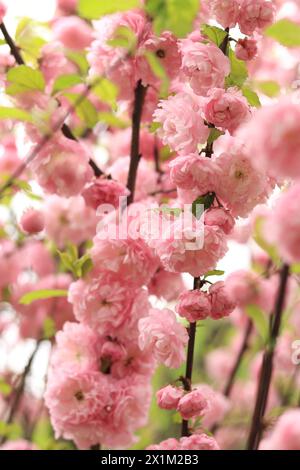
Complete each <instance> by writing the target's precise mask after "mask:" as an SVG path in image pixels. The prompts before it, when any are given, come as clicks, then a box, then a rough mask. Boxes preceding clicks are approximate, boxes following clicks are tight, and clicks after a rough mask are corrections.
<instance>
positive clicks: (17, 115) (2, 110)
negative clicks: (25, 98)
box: [0, 106, 32, 122]
mask: <svg viewBox="0 0 300 470" xmlns="http://www.w3.org/2000/svg"><path fill="white" fill-rule="evenodd" d="M0 119H15V120H16V121H24V122H32V117H31V115H30V114H29V113H28V112H27V111H24V110H23V109H19V108H8V107H5V106H0Z"/></svg>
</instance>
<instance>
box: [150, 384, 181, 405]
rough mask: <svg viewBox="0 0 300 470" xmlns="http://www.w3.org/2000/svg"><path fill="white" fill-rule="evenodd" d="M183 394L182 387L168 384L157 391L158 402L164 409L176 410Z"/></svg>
mask: <svg viewBox="0 0 300 470" xmlns="http://www.w3.org/2000/svg"><path fill="white" fill-rule="evenodd" d="M182 395H183V390H182V389H180V388H177V387H172V385H167V386H166V387H164V388H161V389H160V390H158V392H156V400H157V404H158V406H159V407H160V408H162V409H163V410H176V408H177V405H178V403H179V400H180V399H181V397H182Z"/></svg>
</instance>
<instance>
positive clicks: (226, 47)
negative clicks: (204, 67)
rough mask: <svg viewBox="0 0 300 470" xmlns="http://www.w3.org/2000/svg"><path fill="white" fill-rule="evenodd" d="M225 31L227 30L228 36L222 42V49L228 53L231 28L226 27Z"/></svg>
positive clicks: (224, 52)
mask: <svg viewBox="0 0 300 470" xmlns="http://www.w3.org/2000/svg"><path fill="white" fill-rule="evenodd" d="M225 31H226V36H225V38H224V39H223V42H222V43H221V44H220V49H221V51H222V52H223V54H225V55H227V49H228V44H229V28H226V29H225Z"/></svg>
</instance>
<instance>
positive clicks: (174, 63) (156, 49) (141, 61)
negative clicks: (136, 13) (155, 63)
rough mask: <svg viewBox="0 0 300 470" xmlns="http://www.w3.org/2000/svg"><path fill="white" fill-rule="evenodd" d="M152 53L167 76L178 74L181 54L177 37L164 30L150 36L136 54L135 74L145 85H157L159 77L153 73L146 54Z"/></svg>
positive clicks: (171, 77) (172, 76)
mask: <svg viewBox="0 0 300 470" xmlns="http://www.w3.org/2000/svg"><path fill="white" fill-rule="evenodd" d="M147 53H150V54H154V55H155V57H156V58H157V60H159V62H160V64H161V66H162V67H163V68H164V70H165V72H166V74H167V76H168V77H169V78H170V79H173V78H175V77H177V76H178V73H179V69H180V66H181V55H180V52H179V50H178V41H177V38H176V37H175V36H174V35H173V34H172V33H171V32H170V31H164V32H162V34H161V35H160V36H159V37H157V36H150V37H149V39H147V40H146V41H145V42H144V44H143V46H142V47H141V48H140V50H139V51H138V55H137V75H138V76H139V77H141V79H142V82H143V83H144V84H145V85H149V84H151V85H153V86H157V84H158V86H159V79H158V77H157V76H155V74H154V73H153V71H152V69H151V67H150V65H149V61H148V59H147V56H145V54H147Z"/></svg>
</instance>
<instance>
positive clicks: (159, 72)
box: [145, 52, 170, 97]
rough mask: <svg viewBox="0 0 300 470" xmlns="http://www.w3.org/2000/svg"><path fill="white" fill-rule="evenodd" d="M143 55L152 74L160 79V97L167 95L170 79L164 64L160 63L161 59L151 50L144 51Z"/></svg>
mask: <svg viewBox="0 0 300 470" xmlns="http://www.w3.org/2000/svg"><path fill="white" fill-rule="evenodd" d="M145 57H146V59H147V61H148V64H149V65H150V68H151V70H152V72H153V73H154V75H156V77H158V78H159V79H160V80H161V87H160V95H161V97H167V95H168V90H169V82H170V80H169V77H168V75H167V72H166V70H165V68H164V66H163V65H162V62H161V60H160V59H159V58H158V57H157V56H156V55H155V54H154V53H153V52H146V53H145Z"/></svg>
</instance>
